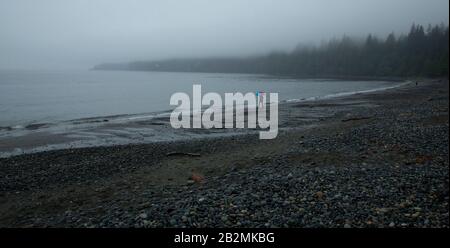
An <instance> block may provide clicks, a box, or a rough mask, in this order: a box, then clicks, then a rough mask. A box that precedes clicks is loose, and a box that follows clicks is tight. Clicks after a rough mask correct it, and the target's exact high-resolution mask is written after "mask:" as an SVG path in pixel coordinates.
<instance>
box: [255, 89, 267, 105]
mask: <svg viewBox="0 0 450 248" xmlns="http://www.w3.org/2000/svg"><path fill="white" fill-rule="evenodd" d="M265 95H266V93H265V92H264V91H256V97H258V106H259V107H261V108H262V107H264V97H265Z"/></svg>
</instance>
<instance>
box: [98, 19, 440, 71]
mask: <svg viewBox="0 0 450 248" xmlns="http://www.w3.org/2000/svg"><path fill="white" fill-rule="evenodd" d="M448 48H449V27H448V26H447V25H444V24H441V25H435V26H432V25H429V26H428V27H426V28H425V27H423V26H422V25H415V24H413V25H412V27H411V30H410V31H409V33H408V34H407V35H403V34H400V35H397V34H394V33H391V34H389V35H388V36H387V38H385V39H381V38H378V37H377V36H374V35H371V34H369V35H368V36H367V38H366V39H365V40H358V39H354V38H351V37H348V36H344V37H342V38H341V39H333V40H330V41H329V42H327V43H325V44H322V45H320V46H299V47H297V48H296V49H294V50H293V51H292V52H272V53H270V54H267V55H263V56H253V57H246V58H204V59H201V58H200V59H169V60H161V61H140V62H131V63H127V64H102V65H98V66H96V67H95V69H109V70H137V71H178V72H220V73H263V74H272V75H285V76H300V77H357V76H372V77H394V76H395V77H408V76H426V77H442V76H447V77H448V68H449V63H448V55H449V50H448Z"/></svg>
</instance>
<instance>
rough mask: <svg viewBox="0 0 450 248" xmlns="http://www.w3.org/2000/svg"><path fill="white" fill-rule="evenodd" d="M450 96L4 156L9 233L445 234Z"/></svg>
mask: <svg viewBox="0 0 450 248" xmlns="http://www.w3.org/2000/svg"><path fill="white" fill-rule="evenodd" d="M448 92H449V91H448V80H447V79H445V80H441V82H438V81H436V80H433V81H431V80H429V81H426V82H420V83H419V85H418V86H415V85H411V84H410V85H407V86H404V87H400V88H397V89H392V90H387V91H383V92H371V93H366V94H357V95H352V96H346V97H342V98H337V99H327V100H320V101H315V102H295V103H289V104H286V107H283V108H282V109H281V108H280V110H281V111H280V127H281V130H280V133H279V136H278V137H277V138H276V139H274V140H267V141H261V140H259V139H258V138H257V135H255V134H243V135H240V136H231V137H214V138H205V139H193V140H183V141H168V142H160V143H152V144H130V145H117V146H108V147H91V148H79V149H65V150H53V151H48V152H41V153H33V154H26V155H20V156H14V157H9V158H0V167H1V168H2V169H1V170H0V185H1V187H0V189H1V190H0V227H446V228H448V227H449V219H448V217H449V214H448V213H449V208H448V199H449V191H448V185H449V176H448V175H449V174H448V173H449V157H448V146H449V143H448V98H449V95H448V94H449V93H448ZM197 131H198V130H197ZM170 154H174V155H170ZM189 154H194V155H195V156H191V155H189ZM197 155H198V156H197ZM193 175H200V176H198V177H194V178H193ZM195 178H197V179H196V180H192V179H195ZM198 178H200V179H198Z"/></svg>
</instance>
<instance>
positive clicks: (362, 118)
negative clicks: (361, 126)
mask: <svg viewBox="0 0 450 248" xmlns="http://www.w3.org/2000/svg"><path fill="white" fill-rule="evenodd" d="M370 118H372V117H353V118H348V119H343V120H342V122H349V121H362V120H368V119H370Z"/></svg>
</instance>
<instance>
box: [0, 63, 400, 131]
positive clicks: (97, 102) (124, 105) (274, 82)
mask: <svg viewBox="0 0 450 248" xmlns="http://www.w3.org/2000/svg"><path fill="white" fill-rule="evenodd" d="M193 84H201V85H202V94H205V93H207V92H217V93H219V94H221V95H222V96H223V93H225V92H227V93H228V92H230V93H232V92H242V93H244V94H245V93H247V92H256V91H264V92H267V93H269V92H277V93H278V96H279V100H280V101H297V100H302V99H313V98H317V97H319V98H320V97H331V96H337V95H343V94H351V93H354V92H361V91H371V90H378V89H383V88H389V87H393V86H395V85H396V84H398V83H392V82H386V81H342V80H325V79H323V80H321V79H293V78H278V77H272V76H266V75H247V74H215V73H173V72H133V71H0V127H16V128H17V127H23V126H27V125H32V124H40V123H55V122H61V121H68V120H77V119H84V118H95V117H108V116H133V117H132V118H137V117H139V116H141V115H142V116H145V115H149V114H152V113H160V112H164V111H170V109H173V108H175V107H176V106H170V104H169V101H170V97H171V95H172V94H173V93H176V92H185V93H188V94H189V95H192V85H193Z"/></svg>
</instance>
